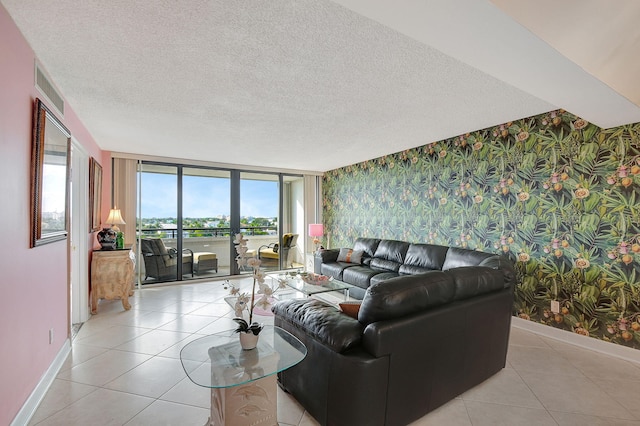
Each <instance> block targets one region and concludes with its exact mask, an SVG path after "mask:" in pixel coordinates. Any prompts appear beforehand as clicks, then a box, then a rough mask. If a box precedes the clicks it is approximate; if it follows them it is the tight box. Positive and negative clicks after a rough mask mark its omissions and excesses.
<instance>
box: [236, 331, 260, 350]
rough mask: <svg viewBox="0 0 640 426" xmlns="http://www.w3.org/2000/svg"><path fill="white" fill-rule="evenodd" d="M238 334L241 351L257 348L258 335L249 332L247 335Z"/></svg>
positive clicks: (244, 333) (242, 332)
mask: <svg viewBox="0 0 640 426" xmlns="http://www.w3.org/2000/svg"><path fill="white" fill-rule="evenodd" d="M238 334H239V335H240V346H242V349H243V350H245V351H248V350H251V349H254V348H255V347H256V346H258V337H260V335H259V334H253V333H252V332H251V331H250V332H248V333H247V332H244V331H241V332H240V333H238Z"/></svg>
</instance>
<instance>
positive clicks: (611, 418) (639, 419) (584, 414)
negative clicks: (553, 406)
mask: <svg viewBox="0 0 640 426" xmlns="http://www.w3.org/2000/svg"><path fill="white" fill-rule="evenodd" d="M547 411H548V412H549V414H550V415H551V416H553V414H552V413H563V414H576V415H579V416H585V417H594V418H597V419H603V420H616V421H620V420H622V421H632V422H638V423H639V424H640V418H637V417H635V416H632V418H630V419H625V418H622V417H611V416H603V415H598V414H586V413H580V412H577V411H565V410H547ZM554 420H555V418H554Z"/></svg>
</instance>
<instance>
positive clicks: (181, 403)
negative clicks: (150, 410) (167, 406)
mask: <svg viewBox="0 0 640 426" xmlns="http://www.w3.org/2000/svg"><path fill="white" fill-rule="evenodd" d="M184 379H189V381H190V382H191V383H193V381H191V378H189V376H187V375H186V374H185V377H184V378H182V379H180V380H178V383H176V384H175V385H173V386H171V387H170V388H169V389H167V390H166V391H165V392H164V393H163V394H162V395H160V396H159V397H158V398H157V399H158V400H160V401H164V402H173V403H174V404H180V405H186V406H188V407H197V408H205V409H207V410H210V409H211V406H210V405H208V406H207V407H202V406H200V405H195V404H188V403H184V402H176V401H172V400H170V399H164V398H163V397H164V396H165V395H166V394H168V393H169V392H171V391H172V390H173V389H174V388H175V387H176V386H179V385H180V383H181V382H182V381H183V380H184ZM193 384H194V385H195V386H199V385H196V384H195V383H193ZM201 387H203V386H201Z"/></svg>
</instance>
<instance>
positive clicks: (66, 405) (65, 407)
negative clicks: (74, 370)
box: [33, 377, 100, 426]
mask: <svg viewBox="0 0 640 426" xmlns="http://www.w3.org/2000/svg"><path fill="white" fill-rule="evenodd" d="M56 379H58V380H64V381H67V382H70V383H79V382H74V381H72V380H68V379H60V378H57V377H56ZM79 384H82V385H86V386H91V387H92V388H93V389H91V391H90V392H88V393H87V394H86V395H83V396H82V397H80V398H79V399H77V400H75V401H73V402H71V403H69V404H65V405H64V406H62V407H61V408H58V407H56V409H55V411H54V412H52V413H51V414H49V415H48V416H46V417H45V418H43V419H41V420H40V421H39V422H38V423H35V424H34V425H33V426H36V425H39V424H41V423H42V422H44V421H45V420H47V419H49V418H50V417H53V416H54V415H56V414H58V413H59V412H61V411H63V410H65V409H67V408H68V407H70V406H72V405H73V404H75V403H76V402H78V401H80V400H82V399H84V398H85V397H87V396H89V395H91V394H92V393H94V392H96V391H97V390H98V389H100V386H95V385H87V384H86V383H79ZM48 392H49V391H47V393H48ZM41 404H42V401H41V402H40V404H39V405H38V409H39V408H40V405H41Z"/></svg>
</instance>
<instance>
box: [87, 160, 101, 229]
mask: <svg viewBox="0 0 640 426" xmlns="http://www.w3.org/2000/svg"><path fill="white" fill-rule="evenodd" d="M89 214H90V217H89V232H95V231H98V230H100V224H101V217H100V215H101V214H102V166H101V165H100V164H99V163H98V161H96V159H95V158H93V157H91V158H90V159H89Z"/></svg>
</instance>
